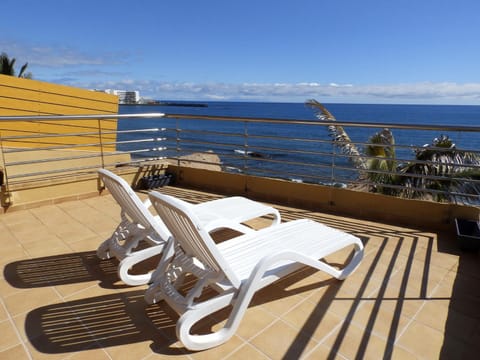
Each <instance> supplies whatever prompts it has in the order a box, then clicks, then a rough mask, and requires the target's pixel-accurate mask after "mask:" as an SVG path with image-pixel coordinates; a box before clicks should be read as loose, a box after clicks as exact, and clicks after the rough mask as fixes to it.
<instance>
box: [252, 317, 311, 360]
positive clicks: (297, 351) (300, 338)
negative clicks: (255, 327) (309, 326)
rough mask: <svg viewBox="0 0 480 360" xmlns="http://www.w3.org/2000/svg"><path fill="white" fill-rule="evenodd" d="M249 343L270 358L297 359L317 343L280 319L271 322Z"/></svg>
mask: <svg viewBox="0 0 480 360" xmlns="http://www.w3.org/2000/svg"><path fill="white" fill-rule="evenodd" d="M250 343H251V344H252V345H253V346H255V347H256V348H257V349H259V350H260V351H261V352H262V353H264V354H266V355H267V356H269V357H270V358H272V359H281V358H286V359H298V358H300V357H301V356H302V355H303V354H307V353H308V352H309V351H311V350H312V349H313V347H314V346H316V345H317V342H316V341H315V340H313V339H312V338H309V337H308V336H307V335H305V334H304V333H301V332H298V331H297V330H296V329H294V328H293V327H292V326H290V325H289V324H287V323H285V322H284V321H282V320H278V321H276V322H275V323H273V324H272V325H271V326H270V327H269V328H267V329H266V330H265V331H263V332H262V333H260V334H259V335H257V336H256V337H254V338H253V339H252V340H250Z"/></svg>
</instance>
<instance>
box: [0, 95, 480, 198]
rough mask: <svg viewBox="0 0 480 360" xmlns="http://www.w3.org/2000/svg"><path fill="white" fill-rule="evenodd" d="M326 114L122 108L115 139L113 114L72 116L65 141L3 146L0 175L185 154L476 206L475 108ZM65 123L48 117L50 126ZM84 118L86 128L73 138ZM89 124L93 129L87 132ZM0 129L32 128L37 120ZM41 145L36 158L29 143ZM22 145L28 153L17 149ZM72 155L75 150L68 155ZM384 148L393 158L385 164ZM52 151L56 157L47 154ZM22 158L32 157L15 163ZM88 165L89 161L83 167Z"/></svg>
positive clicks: (50, 175) (31, 177)
mask: <svg viewBox="0 0 480 360" xmlns="http://www.w3.org/2000/svg"><path fill="white" fill-rule="evenodd" d="M326 106H327V107H328V109H329V111H330V112H331V113H332V114H334V115H335V117H336V119H337V121H336V122H329V121H321V120H319V119H317V118H316V116H315V112H314V111H313V110H312V108H310V107H308V106H306V105H305V104H300V103H295V104H294V103H291V104H290V103H288V104H287V103H241V102H206V103H201V104H191V103H178V102H177V103H176V104H175V105H172V104H169V105H168V106H165V105H164V106H161V105H152V106H120V111H119V113H120V114H119V115H118V116H117V118H118V127H117V129H116V130H115V131H113V132H112V131H111V130H108V131H107V130H106V129H102V126H101V125H100V124H101V121H114V120H112V119H111V115H108V116H105V115H103V116H101V115H88V116H86V115H79V116H73V117H72V116H70V117H68V118H72V119H71V120H73V121H75V124H72V126H71V132H69V133H66V132H64V131H63V132H62V134H53V133H48V134H46V133H43V132H42V133H35V130H34V129H35V126H33V125H32V126H27V125H25V126H27V128H29V129H30V130H24V131H23V132H22V133H18V134H15V135H13V136H5V135H4V136H3V137H2V138H1V140H2V159H3V166H4V169H2V171H3V172H4V180H5V182H6V185H7V187H8V186H9V185H14V184H15V183H18V184H22V183H25V182H31V181H38V180H42V179H46V180H53V179H55V178H58V177H59V176H60V175H61V176H64V175H65V176H69V174H73V173H75V174H77V173H79V172H81V173H94V172H95V171H96V169H97V168H98V167H99V166H100V167H118V166H125V165H130V166H141V164H142V163H144V162H145V161H160V162H162V161H165V160H167V159H168V160H169V161H170V162H172V161H174V163H177V164H180V160H179V159H181V158H182V157H184V156H188V155H191V154H192V153H193V154H197V155H198V154H200V155H205V157H203V160H199V158H197V159H196V160H193V161H194V162H195V161H196V162H198V164H197V166H200V167H202V166H203V165H212V163H213V165H215V166H216V168H218V169H221V170H223V171H226V172H233V173H240V174H246V175H254V176H263V177H272V178H279V179H284V180H288V181H295V182H303V183H312V184H322V185H328V186H338V187H349V188H355V189H360V190H364V191H371V192H380V193H383V194H388V195H397V196H402V197H410V198H427V199H434V200H438V201H453V202H459V203H468V204H473V205H477V206H478V204H480V195H479V194H480V190H479V189H480V176H479V172H480V164H479V159H480V126H479V125H478V123H479V121H478V120H479V119H480V107H476V106H426V105H353V104H327V105H326ZM65 118H66V117H62V116H59V117H56V116H48V121H49V122H52V123H54V122H56V120H60V121H61V120H65ZM84 118H85V119H87V121H90V123H89V124H90V125H89V127H87V128H85V130H82V131H81V132H79V131H80V130H78V129H80V127H79V126H81V125H80V123H81V121H82V119H84ZM88 119H90V120H88ZM92 119H97V120H98V122H94V123H92V122H91V120H92ZM100 119H103V120H100ZM0 120H2V121H7V122H8V121H12V120H18V121H23V122H25V124H27V123H30V124H34V123H35V122H37V121H39V122H41V121H45V117H35V116H32V117H18V118H17V117H0ZM77 124H78V125H79V126H77ZM92 124H93V125H92ZM95 124H97V125H95ZM330 124H336V125H341V127H342V128H343V129H344V130H345V131H346V133H348V136H349V137H350V139H351V144H353V145H354V146H355V147H356V148H357V149H358V151H359V152H358V153H359V155H356V156H353V155H352V154H347V153H345V152H344V151H343V150H344V149H342V146H341V145H342V144H341V143H339V142H338V141H334V140H333V138H332V136H331V132H330V131H329V126H330ZM27 128H25V129H27ZM385 128H388V129H389V131H390V134H391V135H392V138H393V139H394V142H391V143H389V144H384V143H382V144H376V145H375V146H374V147H373V149H374V150H375V151H376V153H375V151H374V152H373V153H371V152H370V153H369V152H368V151H367V150H369V148H370V150H371V148H372V143H371V137H372V135H374V134H378V133H380V132H382V131H384V129H385ZM79 137H81V138H83V139H85V140H83V142H82V144H80V145H79V144H78V143H77V140H74V139H75V138H76V139H78V138H79ZM445 139H447V140H448V141H447V142H445ZM40 140H41V142H42V143H41V144H40V143H39V146H38V149H36V148H35V146H34V145H32V144H33V143H35V142H36V141H40ZM442 141H443V142H442ZM450 141H451V143H450ZM22 143H29V144H30V145H29V146H28V148H22V145H21V144H22ZM14 144H19V145H18V146H15V145H14ZM445 144H447V145H448V146H445ZM453 144H454V145H453ZM79 146H80V148H79ZM75 149H81V151H77V152H68V151H69V150H75ZM89 149H91V150H93V151H90V150H89ZM99 149H100V151H99ZM112 149H113V150H114V151H112ZM392 149H393V150H394V153H395V155H394V156H392V155H390V157H386V156H385V154H386V153H388V152H389V151H392ZM38 150H41V152H40V151H38ZM51 150H54V152H52V153H48V154H47V152H50V151H51ZM55 150H60V151H62V153H61V154H60V153H59V152H57V153H55ZM380 150H382V151H380ZM387 150H388V151H387ZM65 151H67V153H65ZM28 153H31V154H36V156H37V157H38V158H31V156H30V157H27V158H26V159H24V158H23V156H22V157H21V158H19V155H20V154H28ZM40 154H41V155H42V156H45V157H43V158H41V157H40ZM52 154H54V155H52ZM466 155H468V156H466ZM118 156H121V158H120V157H118ZM125 156H126V157H125ZM94 158H99V159H98V160H95V159H94ZM359 158H361V160H362V161H364V163H365V164H367V165H368V166H366V167H364V168H359V166H358V161H357V162H356V163H357V164H355V161H354V160H358V159H359ZM91 159H92V160H95V161H91V162H89V161H90V160H91ZM200 159H202V158H200ZM205 159H206V160H205ZM67 160H74V161H73V162H70V163H69V164H71V165H67V168H65V167H64V168H60V169H58V168H57V167H58V166H56V167H55V168H54V169H53V167H50V166H49V164H52V163H61V162H64V163H66V161H67ZM460 160H461V161H460ZM190 163H192V160H190ZM375 163H376V165H375ZM385 163H386V164H387V165H388V166H387V167H385V166H383V165H384V164H385ZM372 164H373V165H375V166H372ZM379 164H380V165H382V164H383V165H382V166H380V165H379Z"/></svg>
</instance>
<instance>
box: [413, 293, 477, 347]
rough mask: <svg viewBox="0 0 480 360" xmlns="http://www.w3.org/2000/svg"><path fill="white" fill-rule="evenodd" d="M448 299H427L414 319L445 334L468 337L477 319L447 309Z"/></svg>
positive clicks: (462, 337) (472, 331) (460, 337)
mask: <svg viewBox="0 0 480 360" xmlns="http://www.w3.org/2000/svg"><path fill="white" fill-rule="evenodd" d="M449 306H450V300H435V301H428V302H426V303H425V305H424V306H423V307H422V308H421V310H420V311H419V313H418V314H417V316H416V317H415V320H416V321H418V322H420V323H422V324H424V325H427V326H429V327H431V328H433V329H435V330H438V331H441V332H444V333H445V334H446V335H447V336H452V337H456V338H459V339H460V340H462V339H469V338H470V337H471V336H472V334H474V332H475V328H476V326H477V323H478V319H475V318H472V317H469V316H466V315H464V314H462V313H460V312H458V311H456V310H454V309H449Z"/></svg>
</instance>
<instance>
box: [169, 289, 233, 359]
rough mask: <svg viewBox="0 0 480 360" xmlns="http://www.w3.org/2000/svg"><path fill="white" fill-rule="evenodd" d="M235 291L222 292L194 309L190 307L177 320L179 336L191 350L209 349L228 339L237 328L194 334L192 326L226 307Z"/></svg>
mask: <svg viewBox="0 0 480 360" xmlns="http://www.w3.org/2000/svg"><path fill="white" fill-rule="evenodd" d="M234 294H235V293H234V292H230V293H225V294H222V295H221V296H220V297H217V298H213V299H211V300H209V301H206V302H204V303H202V304H200V305H196V306H195V307H194V308H192V309H188V310H187V311H186V312H185V313H184V314H183V315H182V316H181V317H180V318H179V319H178V321H177V326H176V331H177V338H178V339H179V340H180V341H181V342H182V344H183V345H184V346H185V347H186V348H187V349H189V350H193V351H199V350H205V349H209V348H212V347H215V346H218V345H221V344H223V343H224V342H226V341H228V340H229V339H230V338H231V337H232V336H233V334H235V330H236V329H230V328H226V327H224V328H222V329H220V330H219V331H216V332H214V333H211V334H206V335H193V334H191V333H190V330H191V328H192V327H193V326H194V325H195V324H196V323H197V322H199V321H200V320H202V319H203V318H205V317H206V316H208V315H210V314H212V313H214V312H216V311H218V310H221V309H223V308H225V307H226V306H228V305H230V304H231V303H232V301H233V297H234Z"/></svg>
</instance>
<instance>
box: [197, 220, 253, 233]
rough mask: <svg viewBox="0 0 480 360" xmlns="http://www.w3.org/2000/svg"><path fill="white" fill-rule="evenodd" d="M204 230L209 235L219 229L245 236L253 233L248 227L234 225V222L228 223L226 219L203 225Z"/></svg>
mask: <svg viewBox="0 0 480 360" xmlns="http://www.w3.org/2000/svg"><path fill="white" fill-rule="evenodd" d="M204 228H205V230H206V231H207V232H209V233H211V232H214V231H217V230H221V229H232V230H235V231H238V232H240V233H242V234H247V233H251V232H254V231H255V230H253V229H252V228H249V227H248V226H245V225H242V224H239V223H236V222H234V221H230V220H228V219H215V220H212V221H210V222H208V223H206V224H205V225H204Z"/></svg>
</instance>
